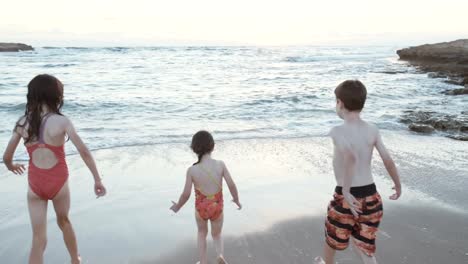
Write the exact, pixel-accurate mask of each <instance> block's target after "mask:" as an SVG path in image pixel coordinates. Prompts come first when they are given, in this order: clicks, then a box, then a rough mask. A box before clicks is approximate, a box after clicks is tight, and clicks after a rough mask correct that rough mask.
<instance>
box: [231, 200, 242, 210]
mask: <svg viewBox="0 0 468 264" xmlns="http://www.w3.org/2000/svg"><path fill="white" fill-rule="evenodd" d="M232 202H233V203H235V204H236V205H237V210H240V209H242V204H241V203H240V202H239V200H232Z"/></svg>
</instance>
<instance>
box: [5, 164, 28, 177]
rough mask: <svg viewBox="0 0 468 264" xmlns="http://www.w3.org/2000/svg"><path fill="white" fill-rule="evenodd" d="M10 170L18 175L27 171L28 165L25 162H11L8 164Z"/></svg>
mask: <svg viewBox="0 0 468 264" xmlns="http://www.w3.org/2000/svg"><path fill="white" fill-rule="evenodd" d="M8 170H9V171H11V172H13V173H14V174H16V175H21V174H23V173H24V172H25V171H26V167H25V166H24V165H23V164H11V165H10V166H8Z"/></svg>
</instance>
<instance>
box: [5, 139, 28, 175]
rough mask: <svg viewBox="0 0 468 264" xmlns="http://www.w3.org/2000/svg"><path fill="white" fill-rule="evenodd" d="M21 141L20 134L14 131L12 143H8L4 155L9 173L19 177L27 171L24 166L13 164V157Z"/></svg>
mask: <svg viewBox="0 0 468 264" xmlns="http://www.w3.org/2000/svg"><path fill="white" fill-rule="evenodd" d="M20 140H21V136H20V134H18V133H17V132H16V131H14V132H13V135H12V136H11V139H10V141H9V142H8V146H7V148H6V149H5V153H3V162H4V163H5V166H6V167H7V169H8V170H9V171H11V172H13V173H14V174H17V175H20V174H23V173H24V171H25V170H26V168H25V167H24V165H23V164H14V163H13V155H14V154H15V150H16V148H17V147H18V144H19V142H20Z"/></svg>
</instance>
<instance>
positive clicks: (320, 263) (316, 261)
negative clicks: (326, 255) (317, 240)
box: [314, 257, 325, 264]
mask: <svg viewBox="0 0 468 264" xmlns="http://www.w3.org/2000/svg"><path fill="white" fill-rule="evenodd" d="M314 264H325V260H323V259H322V257H316V258H315V259H314Z"/></svg>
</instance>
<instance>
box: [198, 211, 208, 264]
mask: <svg viewBox="0 0 468 264" xmlns="http://www.w3.org/2000/svg"><path fill="white" fill-rule="evenodd" d="M195 219H196V220H197V227H198V254H199V256H200V264H208V258H207V256H206V236H207V235H208V222H207V221H205V220H203V219H202V218H201V217H200V216H199V215H198V212H195Z"/></svg>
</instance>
